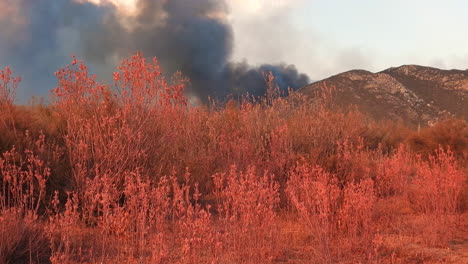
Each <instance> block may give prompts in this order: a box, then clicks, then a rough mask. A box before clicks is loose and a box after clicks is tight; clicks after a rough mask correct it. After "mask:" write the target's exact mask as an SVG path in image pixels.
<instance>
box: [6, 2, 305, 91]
mask: <svg viewBox="0 0 468 264" xmlns="http://www.w3.org/2000/svg"><path fill="white" fill-rule="evenodd" d="M2 1H8V0H2ZM10 4H14V5H17V6H18V7H19V10H20V14H21V15H22V16H24V18H25V19H26V20H27V26H26V27H23V28H21V29H18V30H17V32H15V33H16V34H13V35H12V34H6V33H4V32H2V31H0V63H1V64H2V65H4V64H9V65H11V66H12V67H13V68H14V70H16V72H18V73H19V74H21V75H22V76H23V80H26V83H24V85H23V87H25V86H26V87H28V88H29V89H34V90H32V91H30V92H29V94H28V95H30V94H41V93H43V92H44V91H46V90H48V89H50V88H53V87H54V85H55V79H54V77H53V72H52V71H53V70H56V69H58V68H60V67H63V66H64V65H65V64H67V63H68V62H69V61H70V57H69V56H70V54H71V53H75V54H77V56H78V57H79V58H82V59H84V60H85V61H86V62H87V63H89V64H91V68H92V69H94V71H95V72H97V73H98V74H109V73H110V72H111V71H112V70H114V69H115V67H116V63H117V62H118V61H119V60H120V59H122V58H125V57H127V56H129V55H131V54H132V53H135V52H136V51H142V52H143V54H144V55H145V56H148V57H153V56H156V57H157V58H158V59H159V61H160V63H161V65H162V68H163V70H164V71H165V72H175V71H177V70H180V71H181V72H182V73H183V74H184V75H186V76H187V77H189V79H190V80H191V87H190V89H189V92H190V94H191V95H193V96H197V97H198V98H200V99H201V100H206V98H207V97H208V96H211V97H215V98H223V97H225V96H227V95H229V94H234V95H239V94H243V93H246V92H248V93H250V94H253V95H262V94H263V93H264V92H265V82H264V79H263V72H270V71H271V72H272V73H273V74H274V76H275V78H276V81H277V83H278V85H279V87H280V88H281V89H287V88H288V87H290V88H293V89H295V88H298V87H301V86H303V85H305V84H307V83H308V82H309V78H308V77H307V76H306V75H304V74H300V73H299V72H298V71H297V70H296V69H295V67H294V66H292V65H269V64H265V65H262V66H259V67H253V66H249V65H248V64H247V63H245V62H242V63H234V62H231V61H230V57H231V54H232V50H233V32H232V28H231V25H229V24H228V23H227V21H226V19H225V17H226V15H227V14H228V7H227V4H226V3H225V2H224V1H222V0H196V1H195V0H140V1H139V2H138V14H137V15H136V16H135V17H131V18H130V17H127V18H126V19H127V20H126V21H125V23H123V22H122V21H123V20H122V17H120V16H121V15H120V14H119V12H118V11H117V9H116V8H115V7H114V6H112V5H111V4H107V5H106V6H95V5H93V4H89V3H86V4H84V3H77V2H75V1H73V0H19V1H18V0H11V3H10ZM0 8H1V4H0ZM3 26H12V25H9V22H8V20H6V21H3V20H1V18H0V27H3ZM20 36H23V38H22V39H21V41H13V40H12V39H15V38H19V37H20ZM265 42H266V43H265V45H268V43H267V42H268V41H267V40H265ZM108 76H110V75H108ZM33 85H34V86H33ZM26 87H25V88H26Z"/></svg>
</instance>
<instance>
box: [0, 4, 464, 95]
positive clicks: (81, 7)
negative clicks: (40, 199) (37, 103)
mask: <svg viewBox="0 0 468 264" xmlns="http://www.w3.org/2000/svg"><path fill="white" fill-rule="evenodd" d="M136 50H141V51H143V53H144V55H146V56H157V57H158V58H160V61H161V64H162V66H163V69H167V70H168V71H170V72H173V71H176V70H182V72H183V73H184V74H186V75H187V76H188V77H189V78H191V79H192V80H193V89H192V90H191V91H192V95H193V96H198V97H200V98H205V97H207V96H212V95H223V96H224V95H226V94H228V93H233V92H238V91H241V90H242V91H247V92H251V93H253V94H255V93H257V94H258V93H261V92H262V91H263V90H262V89H263V88H262V87H261V86H262V85H261V82H262V72H264V71H272V72H274V74H275V76H277V79H278V80H279V82H280V83H281V85H282V86H284V87H287V86H293V87H294V88H297V87H299V86H301V85H303V84H305V83H307V82H311V81H313V80H320V79H323V78H327V77H329V76H331V75H334V74H338V73H340V72H343V71H347V70H351V69H365V70H369V71H373V72H376V71H381V70H384V69H386V68H389V67H394V66H400V65H403V64H419V65H425V66H433V67H438V68H442V69H452V68H457V69H468V1H466V0H444V1H440V0H392V1H389V0H0V68H3V67H4V66H6V65H10V66H11V67H12V68H13V71H14V72H15V73H17V74H19V75H21V76H22V77H23V85H22V87H21V90H20V91H19V92H18V94H19V96H20V97H21V98H20V100H24V98H29V97H30V96H47V94H48V90H49V89H52V88H54V85H56V79H55V77H54V76H53V73H54V72H55V71H56V70H58V69H59V68H61V67H63V66H65V65H66V64H67V63H70V61H71V59H70V54H72V53H73V54H76V55H77V56H78V57H79V58H81V59H83V60H85V62H86V63H87V64H89V65H90V66H91V69H93V70H94V71H95V72H97V73H98V74H100V75H105V76H111V72H112V71H113V70H114V69H115V67H116V65H117V63H118V61H119V60H121V59H122V58H125V57H126V56H128V55H130V54H132V53H134V52H136ZM104 80H105V78H104Z"/></svg>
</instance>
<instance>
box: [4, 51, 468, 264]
mask: <svg viewBox="0 0 468 264" xmlns="http://www.w3.org/2000/svg"><path fill="white" fill-rule="evenodd" d="M56 75H57V77H58V80H59V81H58V86H57V88H56V89H54V90H53V92H52V97H51V99H52V100H51V101H52V103H51V104H50V105H47V106H43V105H34V106H31V107H26V106H16V105H14V94H15V91H16V88H17V86H18V83H19V79H17V78H13V77H11V76H12V72H11V70H10V69H9V68H6V69H5V70H4V71H0V107H1V111H0V130H1V131H2V134H1V135H0V143H1V145H0V148H1V149H0V150H1V151H2V156H1V157H0V187H1V189H0V225H1V230H0V231H1V232H0V233H1V235H0V262H1V263H96V264H97V263H407V262H416V263H423V262H428V263H430V262H440V261H445V262H452V263H466V260H467V259H466V255H463V251H464V249H466V246H467V245H466V244H467V242H466V237H467V232H468V231H467V224H468V223H467V219H466V216H467V214H466V208H467V206H466V203H467V200H468V199H467V197H468V194H467V188H466V187H467V186H466V185H467V167H466V161H467V157H466V151H467V150H466V146H467V141H468V135H467V134H466V129H465V128H466V122H465V121H461V120H453V121H446V123H444V124H446V125H444V126H441V125H436V126H434V127H433V128H425V129H423V131H422V132H420V133H419V132H416V131H412V130H411V129H410V128H406V127H402V125H401V124H395V125H392V124H391V123H389V122H386V123H379V122H375V121H372V120H370V119H368V118H367V117H365V116H364V115H363V114H361V113H359V112H358V111H356V110H355V109H338V108H337V107H336V106H334V104H333V87H324V89H323V91H322V94H321V98H320V99H317V100H316V101H314V102H310V101H309V100H308V99H307V98H305V97H304V96H303V95H300V94H298V93H290V94H289V95H288V96H287V97H281V96H280V94H279V92H278V89H277V87H276V85H275V83H274V78H273V76H272V75H271V74H270V75H268V74H266V75H265V81H266V83H267V85H268V87H269V88H268V92H267V94H266V95H265V97H263V98H251V97H249V96H245V98H243V99H242V100H239V101H230V102H228V103H226V104H220V103H217V102H213V103H211V104H210V105H208V106H193V105H190V104H189V103H188V102H189V100H188V98H187V97H186V96H185V95H184V87H185V85H186V84H187V83H188V82H187V80H185V79H184V78H183V77H182V76H181V75H180V74H179V73H177V74H176V75H174V77H173V78H171V80H166V78H165V77H164V75H163V73H162V72H161V69H160V67H159V65H158V61H157V60H156V59H153V60H147V59H145V58H144V57H143V56H142V54H140V53H137V54H136V55H134V56H132V57H130V58H128V59H127V60H124V61H123V62H122V64H121V66H120V67H119V68H118V70H117V72H116V73H114V76H113V77H114V83H113V85H105V84H102V83H99V82H98V81H96V77H95V76H93V75H92V74H90V73H89V72H88V68H87V67H86V65H85V64H84V63H83V62H81V61H79V60H77V59H76V58H74V57H73V61H72V63H71V65H69V66H67V67H65V68H63V69H61V70H59V71H58V72H57V73H56ZM3 132H4V133H3ZM463 239H465V240H463Z"/></svg>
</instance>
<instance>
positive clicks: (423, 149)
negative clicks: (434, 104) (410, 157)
mask: <svg viewBox="0 0 468 264" xmlns="http://www.w3.org/2000/svg"><path fill="white" fill-rule="evenodd" d="M407 142H408V144H409V145H410V146H411V148H412V149H414V151H416V152H417V153H419V154H421V155H422V156H423V157H428V156H430V155H436V152H437V151H438V149H439V146H443V148H445V149H447V148H449V149H450V150H451V151H452V152H453V154H454V155H455V157H456V158H457V159H459V160H461V161H464V162H466V161H468V125H467V123H466V121H465V120H460V119H449V120H444V121H440V122H437V123H435V125H434V126H432V127H426V128H423V129H421V131H420V132H415V133H413V135H411V136H410V137H409V138H408V139H407Z"/></svg>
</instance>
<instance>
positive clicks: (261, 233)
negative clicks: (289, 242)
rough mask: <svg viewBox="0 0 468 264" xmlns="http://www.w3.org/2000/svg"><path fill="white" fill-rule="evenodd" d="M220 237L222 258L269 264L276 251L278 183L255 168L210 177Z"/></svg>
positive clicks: (233, 168)
mask: <svg viewBox="0 0 468 264" xmlns="http://www.w3.org/2000/svg"><path fill="white" fill-rule="evenodd" d="M213 178H214V183H215V196H216V198H217V200H218V202H217V211H218V215H219V221H220V223H219V224H220V228H221V230H222V232H223V233H224V235H223V241H222V247H223V254H224V258H227V260H229V259H231V261H235V262H243V261H248V262H257V263H258V262H272V261H273V260H274V259H275V257H276V256H277V254H279V252H278V251H277V248H278V243H279V229H278V228H279V227H278V217H277V214H276V212H275V209H276V208H277V206H278V204H279V192H278V184H277V183H276V182H275V181H274V180H273V179H272V177H271V175H269V174H267V173H264V174H263V175H261V174H260V175H259V174H257V172H256V169H255V167H250V168H248V169H247V171H245V172H242V171H238V169H237V168H236V167H235V166H233V167H232V168H231V171H230V172H229V173H222V174H216V175H214V176H213Z"/></svg>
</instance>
